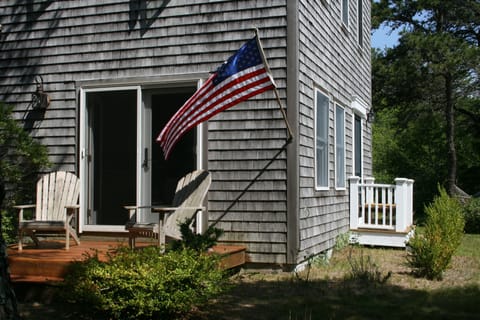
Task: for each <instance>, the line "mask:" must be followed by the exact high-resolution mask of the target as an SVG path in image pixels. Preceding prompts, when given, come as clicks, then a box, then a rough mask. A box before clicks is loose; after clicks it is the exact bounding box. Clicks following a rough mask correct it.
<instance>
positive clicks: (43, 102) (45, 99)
mask: <svg viewBox="0 0 480 320" xmlns="http://www.w3.org/2000/svg"><path fill="white" fill-rule="evenodd" d="M35 82H36V83H37V89H36V90H35V92H34V93H32V107H33V109H41V110H45V109H47V107H48V106H49V105H50V97H49V96H48V94H46V93H45V92H44V91H43V78H42V76H37V77H35Z"/></svg>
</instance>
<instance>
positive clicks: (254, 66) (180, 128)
mask: <svg viewBox="0 0 480 320" xmlns="http://www.w3.org/2000/svg"><path fill="white" fill-rule="evenodd" d="M274 87H275V84H274V81H273V79H272V77H271V76H270V74H269V72H268V69H267V67H266V66H265V65H264V60H263V58H262V52H261V48H259V44H258V40H257V37H254V38H252V39H251V40H249V41H248V42H246V43H245V44H244V45H243V46H242V47H241V48H240V49H239V50H238V51H237V52H236V53H235V54H234V55H233V56H231V57H230V58H229V59H228V60H227V61H226V62H225V63H224V64H222V65H221V66H220V67H219V68H218V69H217V71H216V72H215V73H213V74H212V75H211V76H210V77H209V78H208V79H207V80H206V81H205V83H204V84H203V85H202V86H201V87H200V88H199V89H198V90H197V91H196V92H195V93H194V94H193V96H191V97H190V99H188V100H187V102H185V104H184V105H183V106H182V107H181V108H180V109H179V110H178V111H177V113H175V114H174V115H173V117H172V118H171V119H170V120H169V121H168V123H167V124H166V125H165V127H164V128H163V130H162V132H161V133H160V135H159V136H158V138H157V142H159V143H160V146H161V147H162V149H163V154H164V156H165V159H168V157H169V156H170V153H171V152H172V148H173V146H174V145H175V143H177V141H178V140H179V139H180V138H181V137H182V136H183V135H184V134H185V133H186V132H187V131H189V130H190V129H192V128H194V127H195V126H197V125H198V124H200V123H201V122H204V121H207V120H208V119H210V118H211V117H213V116H214V115H216V114H217V113H219V112H221V111H223V110H225V109H228V108H230V107H233V106H234V105H236V104H238V103H240V102H242V101H245V100H247V99H249V98H251V97H253V96H256V95H257V94H260V93H262V92H264V91H267V90H270V89H273V88H274Z"/></svg>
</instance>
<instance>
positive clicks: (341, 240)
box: [333, 232, 351, 251]
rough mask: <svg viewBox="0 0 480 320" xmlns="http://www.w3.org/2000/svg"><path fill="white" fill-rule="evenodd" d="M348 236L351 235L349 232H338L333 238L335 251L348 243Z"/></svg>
mask: <svg viewBox="0 0 480 320" xmlns="http://www.w3.org/2000/svg"><path fill="white" fill-rule="evenodd" d="M350 236H351V233H350V232H345V233H342V234H339V235H338V236H337V237H336V238H335V245H334V247H333V248H334V249H335V250H336V251H340V250H342V249H344V248H346V247H348V245H349V244H350Z"/></svg>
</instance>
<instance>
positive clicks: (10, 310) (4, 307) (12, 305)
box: [0, 178, 20, 320]
mask: <svg viewBox="0 0 480 320" xmlns="http://www.w3.org/2000/svg"><path fill="white" fill-rule="evenodd" d="M4 199H5V185H4V183H3V181H2V180H1V178H0V208H2V203H3V200H4ZM0 319H2V320H3V319H5V320H17V319H20V317H19V315H18V310H17V298H16V297H15V292H14V291H13V288H12V284H11V282H10V272H9V269H8V257H7V245H6V243H5V239H4V238H3V231H2V215H1V214H0Z"/></svg>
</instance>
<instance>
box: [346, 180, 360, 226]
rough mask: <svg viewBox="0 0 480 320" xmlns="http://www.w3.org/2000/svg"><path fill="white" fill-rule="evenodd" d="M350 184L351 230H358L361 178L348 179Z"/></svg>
mask: <svg viewBox="0 0 480 320" xmlns="http://www.w3.org/2000/svg"><path fill="white" fill-rule="evenodd" d="M348 180H349V182H350V229H351V230H356V229H358V191H359V189H358V187H359V184H360V177H356V176H355V177H350V178H348Z"/></svg>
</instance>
